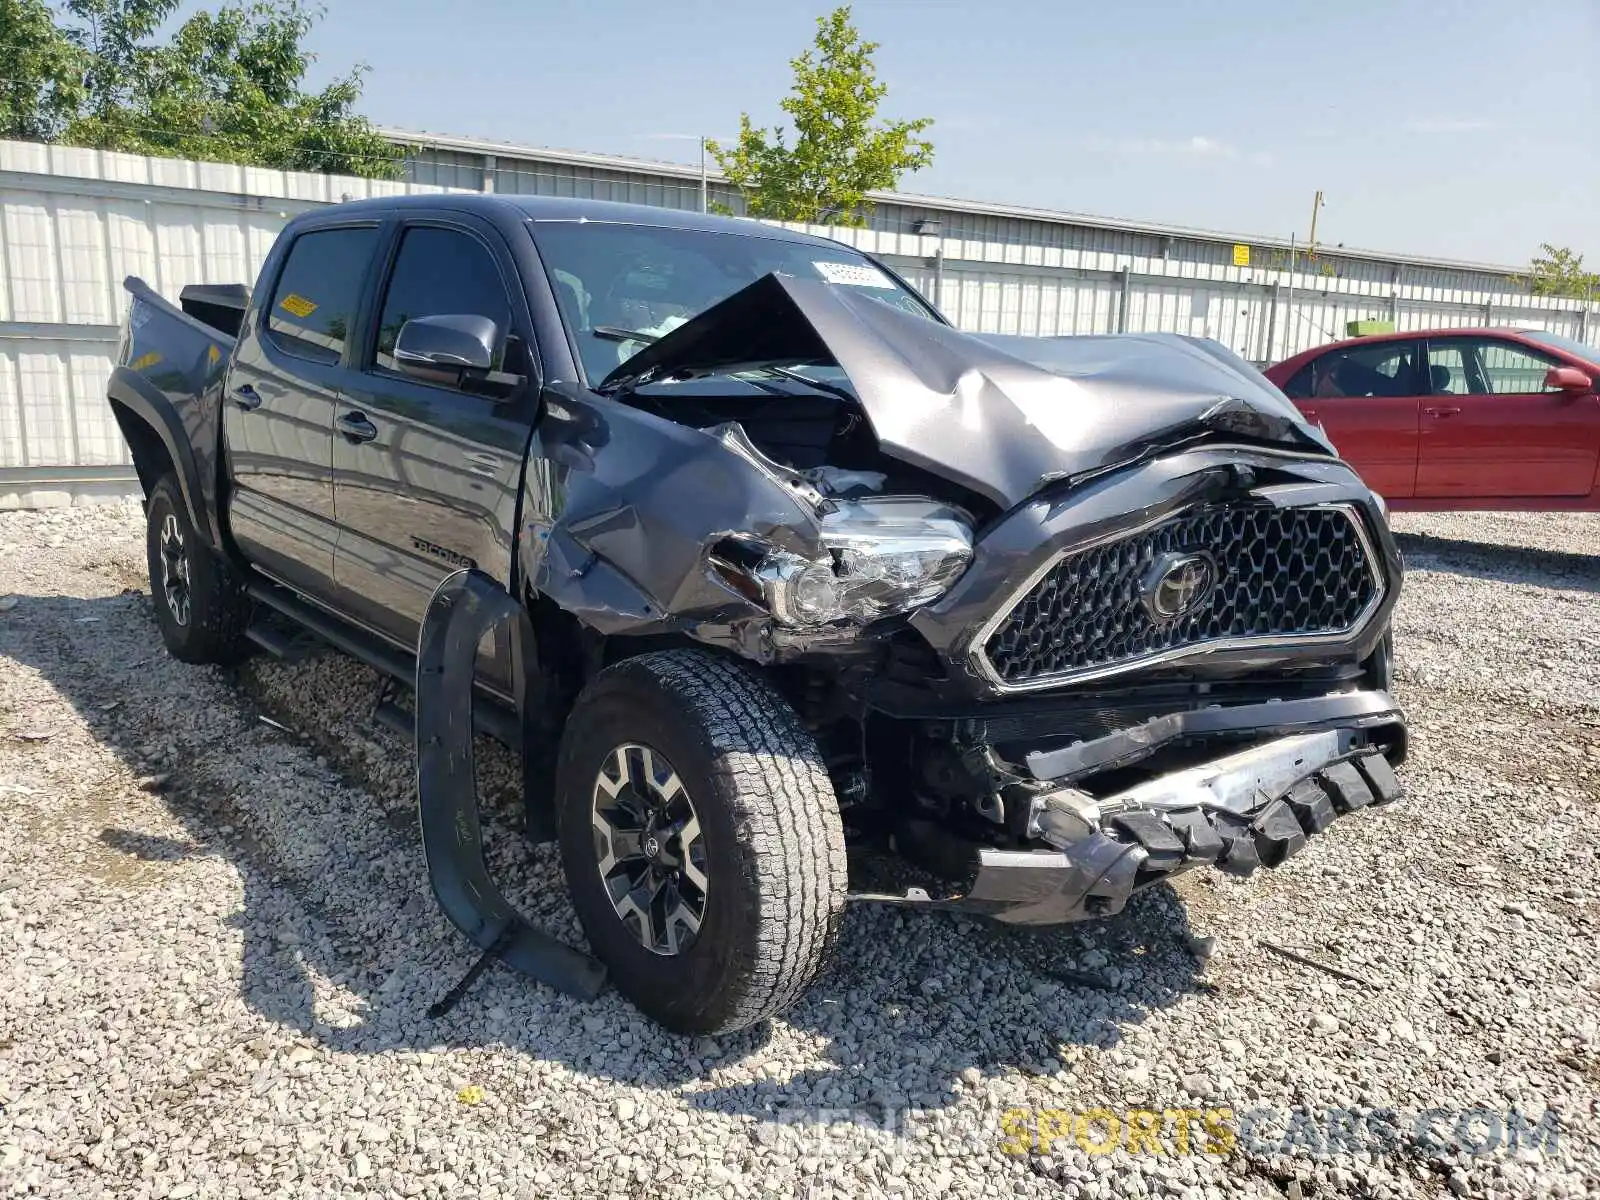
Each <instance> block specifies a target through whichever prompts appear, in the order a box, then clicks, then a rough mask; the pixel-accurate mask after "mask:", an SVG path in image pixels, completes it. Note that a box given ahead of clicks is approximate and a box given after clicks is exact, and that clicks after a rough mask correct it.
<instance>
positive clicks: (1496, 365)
mask: <svg viewBox="0 0 1600 1200" xmlns="http://www.w3.org/2000/svg"><path fill="white" fill-rule="evenodd" d="M1479 353H1480V355H1481V363H1482V366H1483V375H1484V382H1485V383H1486V384H1487V385H1488V388H1489V391H1490V392H1492V393H1496V394H1499V395H1512V396H1515V395H1529V394H1537V393H1540V392H1558V391H1560V390H1561V389H1560V388H1550V387H1546V386H1545V384H1544V377H1545V375H1546V373H1548V372H1549V370H1550V368H1552V367H1558V366H1560V365H1561V364H1560V363H1559V362H1557V361H1556V360H1555V359H1554V358H1549V357H1546V356H1545V355H1543V354H1540V353H1538V352H1536V351H1533V350H1529V349H1528V348H1527V347H1526V346H1519V345H1518V344H1517V343H1515V342H1499V341H1486V342H1483V343H1481V344H1480V346H1479Z"/></svg>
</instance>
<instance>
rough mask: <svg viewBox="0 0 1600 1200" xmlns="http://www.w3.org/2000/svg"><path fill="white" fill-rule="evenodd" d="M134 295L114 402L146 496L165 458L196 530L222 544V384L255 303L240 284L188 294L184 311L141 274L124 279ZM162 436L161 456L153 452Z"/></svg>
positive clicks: (112, 384) (112, 390) (113, 382)
mask: <svg viewBox="0 0 1600 1200" xmlns="http://www.w3.org/2000/svg"><path fill="white" fill-rule="evenodd" d="M123 286H124V287H126V288H127V290H128V293H129V297H130V299H129V303H128V316H127V319H126V321H125V322H124V323H123V329H122V338H121V342H120V345H119V346H118V352H117V364H116V366H115V367H114V368H113V370H112V373H111V379H110V381H109V383H108V385H107V388H106V391H107V396H108V398H109V399H110V401H111V404H112V411H113V413H114V414H115V415H116V417H117V423H118V425H119V426H120V427H121V429H122V432H123V436H124V437H126V438H127V439H128V442H129V444H130V445H132V446H133V447H134V450H135V454H134V461H135V463H136V464H137V465H138V466H139V469H140V470H141V476H140V478H141V482H142V483H143V484H144V488H145V493H146V495H148V494H149V491H150V488H151V487H152V486H153V485H154V482H155V480H154V479H153V478H151V479H146V478H144V473H148V472H151V471H153V470H156V469H158V468H157V467H156V466H152V464H159V463H160V462H161V460H162V459H165V460H166V461H168V462H170V463H171V464H172V468H173V469H174V470H175V471H176V473H177V475H178V480H179V483H180V484H181V486H182V488H183V493H184V498H185V500H186V501H187V502H188V504H189V506H190V514H191V517H192V519H193V520H194V522H195V527H196V528H197V529H200V530H202V531H203V532H204V533H205V534H206V535H207V537H208V540H210V541H211V542H212V544H213V545H217V544H219V529H218V525H217V523H216V520H215V500H216V487H217V471H216V463H217V453H218V450H219V435H220V428H221V421H220V413H221V402H222V386H223V382H224V379H225V377H226V375H227V370H228V361H229V359H230V358H231V357H232V354H233V348H234V342H235V340H236V338H235V336H234V335H235V333H236V332H237V331H238V328H239V322H240V320H241V319H242V318H243V316H244V312H245V308H246V307H247V305H248V303H249V290H248V289H246V288H244V287H241V286H238V285H220V286H219V285H212V284H207V285H199V286H196V287H190V288H185V289H184V291H183V295H182V303H183V305H184V308H186V309H188V310H189V311H187V312H186V311H184V309H180V308H179V307H178V306H176V305H174V304H173V303H172V302H171V301H169V300H166V299H164V298H162V297H161V296H159V295H157V294H156V292H155V291H154V289H152V288H151V287H150V285H149V284H147V283H145V281H144V280H142V279H140V278H138V276H134V275H130V276H129V277H128V278H127V279H126V280H124V281H123ZM152 437H155V438H157V439H158V440H159V442H160V446H159V453H145V452H143V451H151V450H155V449H156V447H152V446H150V445H147V444H146V443H148V442H149V440H150V439H151V438H152Z"/></svg>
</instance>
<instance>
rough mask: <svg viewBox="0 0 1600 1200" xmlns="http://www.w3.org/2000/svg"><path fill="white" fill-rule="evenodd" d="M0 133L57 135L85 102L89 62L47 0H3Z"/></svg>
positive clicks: (21, 137) (37, 138) (27, 137)
mask: <svg viewBox="0 0 1600 1200" xmlns="http://www.w3.org/2000/svg"><path fill="white" fill-rule="evenodd" d="M0 64H3V65H0V138H6V139H9V140H12V141H19V142H47V141H51V140H53V139H54V138H56V137H59V136H60V134H61V131H62V130H63V129H65V128H66V126H67V122H68V121H70V120H71V119H72V116H73V114H74V113H76V112H77V111H78V107H79V105H80V104H82V102H83V96H84V86H83V71H84V67H85V65H86V64H85V62H84V60H83V56H82V55H81V54H80V53H79V51H78V49H77V47H75V46H74V45H73V44H72V41H71V40H70V39H69V38H68V37H67V36H66V34H65V33H63V32H62V30H61V29H59V28H58V27H57V26H56V23H55V19H54V17H53V16H52V14H51V12H50V8H49V6H48V5H47V4H45V2H44V0H0Z"/></svg>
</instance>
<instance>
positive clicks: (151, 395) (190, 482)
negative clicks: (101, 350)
mask: <svg viewBox="0 0 1600 1200" xmlns="http://www.w3.org/2000/svg"><path fill="white" fill-rule="evenodd" d="M106 397H107V399H108V400H110V401H111V403H112V409H111V411H112V412H113V414H115V415H116V417H117V424H118V426H119V427H121V426H122V424H123V419H124V418H123V414H122V411H121V410H122V409H126V410H127V411H128V412H129V413H130V414H132V415H133V416H135V417H137V418H139V419H140V420H141V421H143V422H144V423H145V424H146V425H148V426H149V427H150V429H151V430H152V431H153V432H154V433H155V435H156V437H158V438H159V439H160V440H161V444H162V445H163V446H164V447H165V448H166V451H167V457H168V458H169V459H171V460H172V466H173V469H174V471H175V472H176V473H177V476H178V489H179V490H180V491H181V492H182V493H183V502H184V506H185V507H186V508H187V509H188V510H189V523H190V525H191V526H192V527H193V528H195V529H196V530H198V531H200V533H201V535H202V536H204V537H205V538H206V540H207V541H208V542H209V543H210V544H211V548H212V549H213V550H220V549H221V548H222V536H221V531H220V529H219V528H218V526H217V520H216V514H215V513H214V512H212V511H211V509H210V508H209V507H208V506H207V505H206V504H205V501H204V497H205V490H204V488H203V487H202V486H201V480H200V469H199V467H198V466H197V465H196V464H195V460H194V447H193V446H192V445H191V444H190V442H189V433H188V430H186V429H185V428H184V426H183V420H182V418H181V417H179V416H178V413H177V410H176V409H174V408H173V406H172V402H171V401H170V400H168V399H167V398H166V397H165V396H164V395H162V394H161V392H159V391H158V390H156V389H155V388H154V387H152V386H151V384H150V383H149V382H148V381H147V380H145V379H144V378H143V377H141V376H140V375H138V374H137V373H136V372H134V371H131V370H129V369H128V368H127V367H125V366H119V367H116V368H114V369H113V370H112V372H111V379H110V381H109V382H108V383H107V385H106ZM122 434H123V437H124V438H125V439H127V440H128V441H129V443H130V445H131V443H132V439H131V438H128V431H127V429H125V428H124V429H123V431H122ZM134 465H135V467H136V468H137V467H138V465H139V464H138V461H137V459H135V463H134ZM141 482H143V480H142V478H141ZM146 489H147V490H148V484H147V485H146Z"/></svg>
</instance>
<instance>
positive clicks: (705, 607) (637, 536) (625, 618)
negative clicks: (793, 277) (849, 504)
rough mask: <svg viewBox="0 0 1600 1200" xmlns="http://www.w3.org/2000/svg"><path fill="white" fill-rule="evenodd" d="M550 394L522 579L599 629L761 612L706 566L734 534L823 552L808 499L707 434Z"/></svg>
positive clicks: (527, 519) (688, 624)
mask: <svg viewBox="0 0 1600 1200" xmlns="http://www.w3.org/2000/svg"><path fill="white" fill-rule="evenodd" d="M553 399H554V404H555V408H556V409H557V410H559V414H560V415H558V416H556V417H554V418H552V417H550V416H548V415H547V417H546V419H545V420H543V421H541V423H540V427H539V429H538V431H537V432H536V436H535V439H534V444H533V448H532V451H531V457H530V461H529V469H528V473H527V477H528V487H527V492H526V494H525V496H524V500H523V519H522V529H521V531H520V534H521V536H520V538H519V542H520V557H521V564H522V570H523V577H524V578H525V579H528V580H529V581H531V583H532V585H533V588H534V590H535V591H536V592H539V593H541V594H543V595H547V596H549V597H550V598H551V599H553V600H555V601H556V602H557V603H558V604H560V605H561V607H562V608H564V609H567V610H568V611H569V612H572V613H574V614H575V615H577V616H578V617H579V618H580V619H581V620H584V621H585V622H586V623H588V624H591V625H593V626H594V627H596V628H598V629H600V630H601V632H605V633H621V632H636V633H644V632H650V631H653V630H659V629H668V628H675V629H694V628H695V627H696V626H698V625H701V624H703V623H713V624H714V623H717V622H732V621H743V620H749V619H750V618H752V617H756V616H760V617H764V616H765V615H766V614H765V612H764V611H763V610H761V609H759V608H757V607H755V606H754V605H752V604H751V603H750V602H749V601H748V600H746V599H745V598H744V597H742V596H740V595H739V594H738V593H736V592H734V591H732V590H731V589H730V588H729V587H727V586H726V585H725V584H723V583H722V582H720V581H719V580H718V579H717V578H716V577H715V576H714V575H713V574H712V573H711V572H710V571H709V570H708V569H707V564H706V553H707V550H708V548H709V547H710V546H712V545H713V544H715V543H716V542H717V541H719V540H720V539H721V538H723V537H726V536H728V535H730V534H740V535H746V536H752V537H756V538H760V539H762V540H763V541H766V542H769V543H770V544H772V545H773V546H776V547H778V548H781V549H785V550H789V551H792V552H794V553H798V554H807V555H810V554H815V553H817V550H818V544H819V543H818V534H819V527H818V523H817V514H816V513H815V512H814V510H813V509H812V508H811V506H810V505H809V504H808V503H806V502H805V501H803V500H801V499H799V498H797V497H795V496H793V495H792V494H790V491H789V489H788V488H787V487H785V486H784V484H783V483H782V482H781V481H780V480H779V479H777V478H776V477H774V476H773V475H770V474H768V473H767V472H765V471H764V470H762V468H761V467H760V466H759V465H758V464H757V463H754V462H752V461H750V460H749V459H748V458H746V457H744V456H742V455H740V454H738V453H736V452H734V451H733V450H731V449H729V448H728V446H727V445H725V444H724V443H723V442H722V441H721V440H720V439H719V438H718V437H716V436H715V435H713V434H710V433H707V432H704V431H702V430H699V429H693V428H690V427H687V426H683V425H678V424H675V423H673V422H671V421H668V420H664V419H662V418H660V417H656V416H653V415H652V414H650V413H646V412H643V411H640V410H638V409H634V408H631V407H629V406H628V405H626V404H621V403H618V402H615V401H611V400H607V399H604V398H601V397H595V396H593V395H591V394H588V393H584V392H580V391H578V390H576V389H573V390H571V391H562V392H561V393H560V394H559V395H557V396H555V397H554V398H553Z"/></svg>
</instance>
